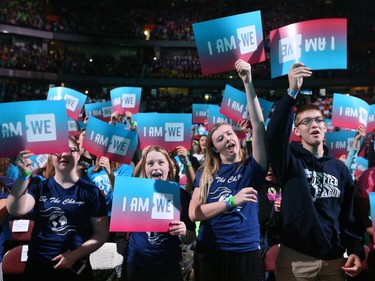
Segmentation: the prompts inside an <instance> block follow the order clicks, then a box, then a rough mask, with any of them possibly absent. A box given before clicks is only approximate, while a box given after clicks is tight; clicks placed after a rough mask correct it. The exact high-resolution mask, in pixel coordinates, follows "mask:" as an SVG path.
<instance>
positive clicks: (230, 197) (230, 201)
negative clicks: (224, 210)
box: [229, 195, 236, 208]
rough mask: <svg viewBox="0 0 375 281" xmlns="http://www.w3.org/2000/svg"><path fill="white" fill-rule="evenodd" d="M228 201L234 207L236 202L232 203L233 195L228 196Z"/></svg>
mask: <svg viewBox="0 0 375 281" xmlns="http://www.w3.org/2000/svg"><path fill="white" fill-rule="evenodd" d="M229 203H230V205H231V206H232V208H234V207H236V203H234V197H233V195H231V196H229Z"/></svg>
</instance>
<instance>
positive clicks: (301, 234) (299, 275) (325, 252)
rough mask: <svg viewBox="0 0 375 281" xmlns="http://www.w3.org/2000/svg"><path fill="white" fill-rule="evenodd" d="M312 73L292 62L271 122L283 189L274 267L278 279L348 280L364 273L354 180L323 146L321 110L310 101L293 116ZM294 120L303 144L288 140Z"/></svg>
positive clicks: (271, 147)
mask: <svg viewBox="0 0 375 281" xmlns="http://www.w3.org/2000/svg"><path fill="white" fill-rule="evenodd" d="M311 75H312V71H311V69H310V68H307V67H305V66H304V64H302V63H294V64H293V66H292V68H291V69H290V71H289V72H288V79H289V89H288V93H287V94H286V95H285V96H284V97H283V98H282V99H281V100H279V101H278V103H277V105H276V107H275V110H274V112H273V114H272V117H271V120H270V122H269V124H268V126H267V138H266V140H267V151H268V153H269V159H270V164H271V166H272V169H273V171H274V173H275V176H276V178H277V181H278V182H279V183H280V185H281V186H282V187H283V193H282V202H281V212H280V241H281V245H280V249H279V253H278V256H277V259H276V269H275V274H276V279H277V280H279V281H290V280H345V274H347V275H348V276H351V277H353V276H356V275H357V274H358V273H359V272H360V271H361V258H362V259H363V258H364V250H363V241H362V237H361V236H362V233H361V231H359V227H358V224H357V222H356V220H355V216H354V209H353V204H354V192H355V189H354V183H353V179H352V176H351V174H350V172H349V169H348V168H347V167H346V166H345V164H344V163H342V162H341V161H340V160H338V159H336V158H335V157H334V156H333V154H332V152H331V151H330V150H329V148H328V147H327V146H325V145H324V139H325V133H326V131H327V127H326V124H325V123H324V117H323V114H322V112H321V110H320V109H319V108H318V107H316V106H315V105H312V104H307V105H305V106H302V107H299V108H298V110H297V112H296V113H295V115H294V114H293V113H294V112H293V109H294V106H295V104H296V98H297V96H298V93H299V91H300V89H301V87H302V84H303V79H304V78H305V77H310V76H311ZM293 115H294V120H293ZM293 121H294V133H295V134H296V135H297V136H298V137H299V138H300V139H301V143H298V142H291V143H290V131H291V129H292V123H293ZM345 251H347V253H348V259H347V260H345V259H344V253H345Z"/></svg>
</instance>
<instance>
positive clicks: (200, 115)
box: [192, 103, 208, 124]
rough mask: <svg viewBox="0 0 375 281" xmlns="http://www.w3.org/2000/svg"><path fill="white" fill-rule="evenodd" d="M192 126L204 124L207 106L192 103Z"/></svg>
mask: <svg viewBox="0 0 375 281" xmlns="http://www.w3.org/2000/svg"><path fill="white" fill-rule="evenodd" d="M192 113H193V121H192V122H193V124H204V122H205V121H206V120H207V117H208V104H206V103H193V105H192Z"/></svg>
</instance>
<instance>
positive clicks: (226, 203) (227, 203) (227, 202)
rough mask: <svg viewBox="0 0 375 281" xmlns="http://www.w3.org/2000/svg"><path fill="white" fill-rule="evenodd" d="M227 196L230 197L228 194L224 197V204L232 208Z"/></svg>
mask: <svg viewBox="0 0 375 281" xmlns="http://www.w3.org/2000/svg"><path fill="white" fill-rule="evenodd" d="M229 198H230V196H229V197H227V198H225V206H226V207H227V208H228V209H230V208H232V206H231V205H230V201H229Z"/></svg>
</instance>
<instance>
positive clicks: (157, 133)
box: [137, 113, 192, 151]
mask: <svg viewBox="0 0 375 281" xmlns="http://www.w3.org/2000/svg"><path fill="white" fill-rule="evenodd" d="M191 120H192V116H191V113H138V114H137V132H138V137H139V148H140V149H144V148H145V147H146V146H149V145H160V146H162V147H163V148H164V149H166V150H169V151H172V150H175V148H176V147H177V146H183V147H185V148H186V149H191V127H192V123H191Z"/></svg>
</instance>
